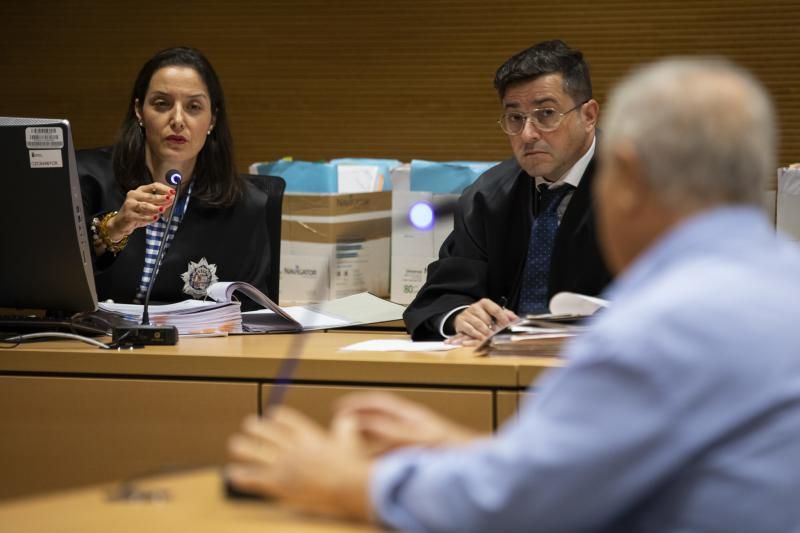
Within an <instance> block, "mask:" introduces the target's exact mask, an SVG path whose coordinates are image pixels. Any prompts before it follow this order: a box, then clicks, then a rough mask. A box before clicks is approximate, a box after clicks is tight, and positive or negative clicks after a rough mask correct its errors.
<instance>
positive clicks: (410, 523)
mask: <svg viewBox="0 0 800 533" xmlns="http://www.w3.org/2000/svg"><path fill="white" fill-rule="evenodd" d="M420 453H421V451H420V450H417V449H414V448H406V449H403V450H398V451H396V452H390V453H388V454H386V455H384V456H382V457H380V458H379V459H378V460H377V461H376V462H375V463H374V465H373V468H372V474H371V476H370V483H369V497H370V501H371V503H372V509H373V513H374V516H375V518H376V519H377V520H378V522H379V523H380V524H381V525H383V526H389V527H391V528H395V529H398V530H401V531H410V530H414V529H416V530H419V529H420V527H419V524H416V523H415V520H414V518H413V516H412V515H411V514H410V512H409V510H408V509H405V508H404V507H403V505H402V493H403V489H404V488H405V485H406V484H407V483H408V482H410V481H411V479H413V477H414V474H415V471H416V464H415V463H416V460H417V458H418V456H419V455H420ZM415 526H416V527H415Z"/></svg>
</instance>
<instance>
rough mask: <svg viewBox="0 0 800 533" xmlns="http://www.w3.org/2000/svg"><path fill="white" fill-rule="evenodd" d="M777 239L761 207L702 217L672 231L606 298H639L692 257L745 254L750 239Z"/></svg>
mask: <svg viewBox="0 0 800 533" xmlns="http://www.w3.org/2000/svg"><path fill="white" fill-rule="evenodd" d="M775 237H776V235H775V229H774V228H773V227H771V226H770V224H769V223H768V222H767V220H766V218H765V217H764V213H763V212H762V211H761V210H760V209H758V208H757V207H752V206H743V205H742V206H727V207H718V208H714V209H711V210H708V211H704V212H701V213H698V214H696V215H694V216H692V217H690V218H689V219H687V220H685V221H683V222H681V223H679V224H678V225H677V226H676V227H674V228H672V229H671V230H668V231H667V233H666V234H665V235H663V236H662V237H661V238H659V239H657V241H656V242H655V243H654V244H653V245H651V246H650V248H648V249H646V250H645V251H643V252H642V253H641V255H640V256H639V257H638V258H636V259H635V260H634V262H633V264H632V265H630V266H629V267H628V268H627V269H626V270H625V271H624V272H622V273H621V274H620V275H619V276H618V277H617V279H616V280H615V281H614V282H613V283H612V284H611V285H610V286H609V287H608V288H607V289H606V291H605V293H604V295H603V297H604V298H606V299H608V300H611V301H616V300H619V299H622V298H624V297H625V296H626V295H627V294H635V293H636V292H637V290H638V289H640V288H641V287H644V286H646V285H647V284H648V282H649V281H650V280H652V279H653V278H654V277H655V276H657V275H658V273H660V272H662V271H665V270H667V269H669V267H670V266H671V265H673V264H675V263H677V262H681V261H685V260H686V258H687V257H688V256H692V255H696V254H704V255H708V254H714V253H720V252H722V251H723V250H726V249H729V250H733V251H734V253H736V251H738V253H742V252H741V243H742V242H743V241H746V240H747V239H754V238H755V239H765V238H775ZM723 253H724V252H723Z"/></svg>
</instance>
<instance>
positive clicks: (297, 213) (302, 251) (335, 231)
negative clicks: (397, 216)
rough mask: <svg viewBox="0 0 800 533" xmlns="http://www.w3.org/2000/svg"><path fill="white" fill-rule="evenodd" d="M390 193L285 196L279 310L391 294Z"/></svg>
mask: <svg viewBox="0 0 800 533" xmlns="http://www.w3.org/2000/svg"><path fill="white" fill-rule="evenodd" d="M391 224H392V222H391V193H390V192H388V191H386V192H383V191H381V192H370V193H356V194H286V195H285V196H284V198H283V214H282V223H281V282H280V283H281V285H280V302H281V305H287V304H293V303H308V302H318V301H323V300H331V299H335V298H341V297H343V296H349V295H351V294H356V293H359V292H363V291H369V292H371V293H372V294H374V295H376V296H380V297H387V296H388V295H389V240H390V236H391Z"/></svg>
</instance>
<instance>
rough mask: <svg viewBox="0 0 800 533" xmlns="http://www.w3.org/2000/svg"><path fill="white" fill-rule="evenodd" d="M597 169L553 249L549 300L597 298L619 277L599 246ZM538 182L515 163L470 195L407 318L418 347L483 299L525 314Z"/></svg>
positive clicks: (589, 172) (573, 202) (494, 171)
mask: <svg viewBox="0 0 800 533" xmlns="http://www.w3.org/2000/svg"><path fill="white" fill-rule="evenodd" d="M594 170H595V160H594V159H592V161H591V162H590V163H589V166H588V167H587V169H586V172H585V173H584V175H583V178H582V179H581V181H580V184H579V186H578V188H577V189H576V190H575V192H574V193H573V195H572V198H571V199H570V201H569V204H568V205H567V209H566V211H565V212H564V215H563V218H562V219H561V223H560V224H559V226H558V233H557V235H556V241H555V245H554V249H553V255H552V262H551V268H550V284H549V296H552V295H553V294H555V293H556V292H559V291H573V292H579V293H583V294H589V295H596V294H599V293H600V292H601V291H602V290H603V288H605V286H606V285H607V284H608V282H609V281H610V279H611V276H610V274H609V272H608V269H607V268H606V266H605V262H604V261H603V258H602V256H601V253H600V250H599V248H598V244H597V236H596V228H595V220H594V211H593V207H592V194H591V189H592V181H593V176H594ZM533 184H534V180H533V178H532V177H530V176H529V175H528V174H527V173H525V172H524V171H523V170H522V168H521V167H520V166H519V164H518V163H517V161H516V160H515V159H510V160H507V161H504V162H503V163H500V164H499V165H497V166H495V167H493V168H491V169H489V170H488V171H487V172H485V173H484V174H483V175H482V176H481V177H480V178H478V180H477V181H476V182H475V183H473V184H472V185H471V186H469V187H468V188H467V189H465V190H464V193H463V194H462V195H461V197H460V198H459V201H458V209H457V211H456V214H455V220H454V228H453V232H452V233H451V234H450V235H449V236H448V237H447V239H446V240H445V242H444V244H442V248H441V250H440V251H439V259H438V260H437V261H434V262H433V263H431V264H430V265H429V266H428V277H427V280H426V282H425V285H423V286H422V288H421V289H420V291H419V293H417V296H416V298H415V299H414V301H413V302H411V304H410V305H409V306H408V309H406V312H405V314H404V315H403V318H404V319H405V322H406V327H407V328H408V331H409V332H410V333H411V335H412V338H413V339H414V340H423V339H435V338H441V337H440V335H439V322H440V321H441V319H442V318H443V316H444V314H445V313H447V312H449V311H451V310H453V309H455V308H456V307H459V306H463V305H470V304H472V303H474V302H476V301H478V300H480V299H481V298H490V299H492V300H494V301H495V302H500V301H502V300H503V299H505V301H507V302H508V305H507V307H508V308H509V309H512V310H515V311H516V309H517V304H518V301H519V289H520V283H521V279H522V270H523V268H524V265H525V259H526V255H527V251H528V240H529V238H530V231H531V223H532V213H531V198H532V194H533Z"/></svg>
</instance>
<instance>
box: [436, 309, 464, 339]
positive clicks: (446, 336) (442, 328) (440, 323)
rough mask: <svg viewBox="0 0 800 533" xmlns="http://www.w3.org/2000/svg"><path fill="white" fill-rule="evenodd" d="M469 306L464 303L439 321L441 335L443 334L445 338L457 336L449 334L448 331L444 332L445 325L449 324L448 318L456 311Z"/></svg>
mask: <svg viewBox="0 0 800 533" xmlns="http://www.w3.org/2000/svg"><path fill="white" fill-rule="evenodd" d="M467 307H469V306H468V305H462V306H460V307H456V308H455V309H453V310H452V311H450V312H449V313H447V314H446V315H444V317H443V318H442V321H441V322H439V335H441V336H442V337H444V338H445V339H449V338H450V337H455V334H453V335H448V334H447V333H445V332H444V325H445V324H447V319H448V318H450V317H451V316H453V314H454V313H458V312H459V311H463V310H464V309H466V308H467Z"/></svg>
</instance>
